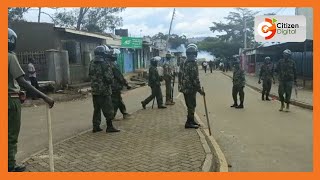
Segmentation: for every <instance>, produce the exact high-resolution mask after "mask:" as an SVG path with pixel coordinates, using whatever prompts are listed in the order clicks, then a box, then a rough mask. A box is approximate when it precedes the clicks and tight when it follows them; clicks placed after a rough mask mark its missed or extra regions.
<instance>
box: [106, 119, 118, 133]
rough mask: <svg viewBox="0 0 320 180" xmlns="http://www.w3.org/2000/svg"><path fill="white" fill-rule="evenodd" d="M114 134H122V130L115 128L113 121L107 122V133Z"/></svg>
mask: <svg viewBox="0 0 320 180" xmlns="http://www.w3.org/2000/svg"><path fill="white" fill-rule="evenodd" d="M113 132H120V130H119V129H116V128H114V127H113V125H112V121H107V129H106V133H113Z"/></svg>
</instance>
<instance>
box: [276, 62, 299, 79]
mask: <svg viewBox="0 0 320 180" xmlns="http://www.w3.org/2000/svg"><path fill="white" fill-rule="evenodd" d="M277 73H278V78H279V81H295V80H296V79H297V72H296V63H295V62H294V61H293V60H292V59H288V60H285V59H280V60H279V62H278V65H277Z"/></svg>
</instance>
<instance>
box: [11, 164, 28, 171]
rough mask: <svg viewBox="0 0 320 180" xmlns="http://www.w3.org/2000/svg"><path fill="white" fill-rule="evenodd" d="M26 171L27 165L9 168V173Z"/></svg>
mask: <svg viewBox="0 0 320 180" xmlns="http://www.w3.org/2000/svg"><path fill="white" fill-rule="evenodd" d="M25 170H26V166H25V165H17V164H16V165H15V166H14V167H12V168H8V172H24V171H25Z"/></svg>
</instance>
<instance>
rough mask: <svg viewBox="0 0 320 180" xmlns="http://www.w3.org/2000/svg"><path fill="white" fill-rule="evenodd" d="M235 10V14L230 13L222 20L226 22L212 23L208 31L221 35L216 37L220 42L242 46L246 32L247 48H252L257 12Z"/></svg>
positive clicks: (241, 9) (244, 9)
mask: <svg viewBox="0 0 320 180" xmlns="http://www.w3.org/2000/svg"><path fill="white" fill-rule="evenodd" d="M235 10H236V12H230V13H229V15H228V16H227V17H225V18H224V19H225V20H226V21H227V22H213V26H211V27H210V30H211V31H212V32H213V33H214V32H219V33H223V34H222V35H218V37H219V39H220V40H221V41H229V42H240V43H241V44H244V36H245V32H247V47H253V45H254V17H255V15H256V14H257V13H259V12H258V11H251V10H249V9H246V8H236V9H235ZM245 26H246V28H245ZM242 47H243V46H242Z"/></svg>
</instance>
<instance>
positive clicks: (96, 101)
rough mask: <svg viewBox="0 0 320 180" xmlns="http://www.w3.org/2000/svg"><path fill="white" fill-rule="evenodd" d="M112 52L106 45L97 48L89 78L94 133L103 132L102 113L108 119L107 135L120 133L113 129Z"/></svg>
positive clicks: (90, 67)
mask: <svg viewBox="0 0 320 180" xmlns="http://www.w3.org/2000/svg"><path fill="white" fill-rule="evenodd" d="M111 58H112V51H111V50H110V49H109V48H108V47H107V46H104V45H100V46H97V47H96V48H95V50H94V59H93V60H91V62H90V66H89V77H90V80H91V89H92V101H93V108H94V110H93V117H92V124H93V129H92V132H93V133H96V132H99V131H102V129H101V128H100V124H101V111H102V113H103V115H104V117H105V118H106V122H107V129H106V132H107V133H112V132H119V131H120V130H118V129H116V128H115V127H113V124H112V120H113V118H114V108H113V104H112V99H111V94H112V90H111V85H112V83H113V81H114V76H113V71H112V65H111Z"/></svg>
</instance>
